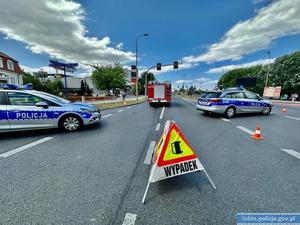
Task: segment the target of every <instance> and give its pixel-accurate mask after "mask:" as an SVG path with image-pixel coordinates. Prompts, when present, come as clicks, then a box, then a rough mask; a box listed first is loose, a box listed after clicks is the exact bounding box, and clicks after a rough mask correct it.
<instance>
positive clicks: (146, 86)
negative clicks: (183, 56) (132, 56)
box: [144, 63, 182, 97]
mask: <svg viewBox="0 0 300 225" xmlns="http://www.w3.org/2000/svg"><path fill="white" fill-rule="evenodd" d="M178 64H179V65H181V64H182V63H178ZM166 66H174V63H169V64H163V65H161V67H166ZM155 67H156V65H155V66H151V67H149V68H148V69H147V70H146V72H144V74H145V97H147V92H148V89H147V88H148V77H147V75H148V73H149V71H150V70H152V69H154V68H155Z"/></svg>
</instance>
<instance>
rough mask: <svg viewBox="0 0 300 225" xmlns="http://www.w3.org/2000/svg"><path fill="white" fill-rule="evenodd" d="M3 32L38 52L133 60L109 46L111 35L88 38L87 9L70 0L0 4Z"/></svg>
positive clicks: (94, 59)
mask: <svg viewBox="0 0 300 225" xmlns="http://www.w3.org/2000/svg"><path fill="white" fill-rule="evenodd" d="M0 15H1V19H0V32H2V33H4V34H5V35H6V36H7V37H8V38H10V39H14V40H17V41H20V42H23V43H25V44H26V45H27V48H28V49H30V50H31V51H32V52H34V53H37V54H42V53H45V54H48V55H50V56H51V57H56V58H58V59H64V60H67V61H74V62H79V63H107V62H114V61H120V62H122V63H126V62H129V61H132V60H134V54H133V53H132V52H125V51H122V50H120V49H121V47H122V44H119V45H118V46H117V48H113V47H111V46H110V38H109V37H103V38H102V39H98V38H96V37H88V36H87V35H86V34H87V29H86V27H85V26H84V25H83V20H84V19H85V11H84V9H83V7H82V6H81V4H79V3H77V2H75V1H70V0H26V1H24V0H10V1H2V2H1V7H0Z"/></svg>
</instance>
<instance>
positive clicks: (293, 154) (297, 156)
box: [281, 148, 300, 159]
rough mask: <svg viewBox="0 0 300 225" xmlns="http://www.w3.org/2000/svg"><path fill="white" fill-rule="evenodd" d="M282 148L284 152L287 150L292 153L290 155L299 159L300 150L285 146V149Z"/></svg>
mask: <svg viewBox="0 0 300 225" xmlns="http://www.w3.org/2000/svg"><path fill="white" fill-rule="evenodd" d="M281 150H282V151H284V152H286V153H287V154H290V155H292V156H294V157H296V158H297V159H300V153H299V152H296V151H295V150H293V149H285V148H283V149H281Z"/></svg>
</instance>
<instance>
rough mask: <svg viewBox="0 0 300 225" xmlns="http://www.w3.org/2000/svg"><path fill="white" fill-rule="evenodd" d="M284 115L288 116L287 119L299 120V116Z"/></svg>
mask: <svg viewBox="0 0 300 225" xmlns="http://www.w3.org/2000/svg"><path fill="white" fill-rule="evenodd" d="M284 117H286V118H289V119H293V120H300V118H297V117H292V116H284Z"/></svg>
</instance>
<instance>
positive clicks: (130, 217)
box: [122, 213, 136, 225]
mask: <svg viewBox="0 0 300 225" xmlns="http://www.w3.org/2000/svg"><path fill="white" fill-rule="evenodd" d="M135 220H136V214H132V213H126V215H125V218H124V220H123V223H122V225H134V224H135Z"/></svg>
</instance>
